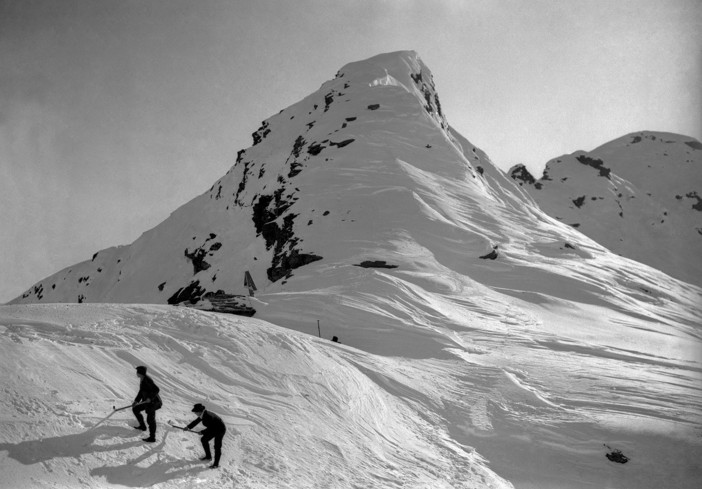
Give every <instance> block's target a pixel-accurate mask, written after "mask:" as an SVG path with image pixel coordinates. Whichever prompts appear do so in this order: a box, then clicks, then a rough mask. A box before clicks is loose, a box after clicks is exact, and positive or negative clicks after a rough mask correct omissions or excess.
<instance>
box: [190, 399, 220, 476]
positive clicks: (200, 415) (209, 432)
mask: <svg viewBox="0 0 702 489" xmlns="http://www.w3.org/2000/svg"><path fill="white" fill-rule="evenodd" d="M192 412H194V413H195V414H197V419H196V420H195V421H193V422H192V423H190V424H189V425H188V426H187V427H186V429H187V430H191V429H193V428H194V427H195V426H197V424H198V423H199V422H200V421H202V424H203V425H204V426H205V429H204V430H203V431H201V432H200V434H201V435H202V448H204V449H205V456H204V457H202V458H201V459H200V460H212V454H211V453H210V440H211V439H212V438H214V462H213V463H212V465H210V468H211V469H216V468H217V467H219V458H220V456H221V455H222V438H224V434H225V433H226V432H227V427H226V426H224V421H222V418H220V417H219V416H217V415H216V414H215V413H213V412H210V411H207V410H206V409H205V406H203V405H202V404H195V406H194V407H193V410H192Z"/></svg>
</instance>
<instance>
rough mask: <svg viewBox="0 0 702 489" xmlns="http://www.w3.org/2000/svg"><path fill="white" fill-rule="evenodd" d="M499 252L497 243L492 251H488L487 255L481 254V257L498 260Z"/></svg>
mask: <svg viewBox="0 0 702 489" xmlns="http://www.w3.org/2000/svg"><path fill="white" fill-rule="evenodd" d="M498 256H499V255H498V253H497V245H495V246H493V247H492V251H491V252H490V253H488V254H487V255H483V256H480V257H479V258H480V259H482V260H496V259H497V257H498Z"/></svg>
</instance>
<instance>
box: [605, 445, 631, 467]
mask: <svg viewBox="0 0 702 489" xmlns="http://www.w3.org/2000/svg"><path fill="white" fill-rule="evenodd" d="M605 446H606V447H607V448H608V449H609V450H612V449H611V448H610V447H608V446H607V445H605ZM606 457H607V458H608V459H609V461H610V462H615V463H618V464H625V463H627V462H628V461H629V457H627V456H626V455H624V454H623V453H622V451H621V450H617V449H616V448H615V449H614V450H612V451H611V452H610V453H608V454H607V455H606Z"/></svg>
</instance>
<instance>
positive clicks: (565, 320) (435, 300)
mask: <svg viewBox="0 0 702 489" xmlns="http://www.w3.org/2000/svg"><path fill="white" fill-rule="evenodd" d="M253 140H254V141H253V142H254V144H253V146H251V147H249V148H247V149H245V150H242V151H240V152H239V154H238V158H237V161H236V163H235V164H234V165H233V166H232V168H231V169H230V170H229V171H228V172H227V174H226V175H224V176H223V177H222V178H220V179H219V180H217V181H216V182H215V183H214V185H213V186H212V187H211V188H210V189H209V190H208V191H207V192H205V193H203V194H202V195H200V196H199V197H197V198H195V199H193V200H192V201H190V202H188V203H186V204H185V205H183V206H182V207H180V208H178V209H177V210H176V211H174V212H173V214H172V215H171V216H170V217H169V218H168V219H166V220H165V221H163V222H162V223H161V224H159V225H158V226H156V227H155V228H153V229H151V230H149V231H147V232H145V233H144V234H143V235H142V236H141V237H140V238H138V239H137V240H136V241H135V242H134V243H132V244H131V245H127V246H121V247H114V248H109V249H107V250H102V251H99V252H98V253H96V254H95V255H94V256H93V257H92V259H90V260H86V261H85V262H82V263H79V264H76V265H74V266H72V267H68V268H67V269H65V270H62V271H60V272H58V273H57V274H54V275H52V276H50V277H48V278H46V279H44V280H42V281H41V282H38V283H37V284H36V285H34V286H33V287H32V288H30V289H29V291H27V293H25V294H24V295H23V296H22V297H19V298H17V299H15V300H14V301H12V304H13V305H10V306H5V307H8V308H17V307H27V308H29V309H28V311H29V312H27V314H29V315H30V316H31V314H32V312H31V307H36V306H19V304H32V303H61V302H72V303H75V302H83V303H96V302H108V303H124V304H132V303H153V304H162V305H164V304H171V305H180V306H187V307H194V308H199V309H205V310H213V311H221V312H231V311H234V312H238V313H241V314H253V315H255V317H256V319H260V320H263V321H266V322H268V323H272V324H274V325H277V326H282V327H285V328H288V329H291V330H295V331H298V332H303V333H307V334H310V335H314V336H322V335H323V336H324V337H326V338H329V337H331V336H332V335H333V336H337V337H338V338H339V339H340V340H341V342H342V343H343V344H344V346H345V347H348V348H351V349H357V350H360V351H363V352H366V353H369V354H373V355H378V356H380V357H384V358H394V359H401V361H400V360H398V361H399V362H400V363H401V364H402V365H405V364H406V365H412V364H413V363H414V362H419V363H422V364H427V363H428V364H432V365H434V366H437V365H440V367H437V368H436V370H432V372H434V374H435V375H437V378H436V379H435V381H436V382H440V383H441V384H442V385H443V386H445V389H444V390H443V391H442V393H441V395H440V396H439V397H440V399H438V400H437V401H436V403H437V405H440V406H442V408H441V409H440V410H439V411H440V416H439V418H441V419H440V420H438V421H437V423H439V424H440V425H441V426H444V427H446V429H447V431H448V433H449V434H450V436H451V439H452V441H453V442H455V443H457V444H459V445H470V446H474V447H475V448H476V450H477V452H478V453H480V454H481V455H483V456H487V457H488V458H489V459H490V461H491V463H492V465H491V469H492V470H494V472H495V473H497V475H498V476H500V477H504V478H505V479H507V480H509V481H510V482H511V483H513V484H514V485H515V487H518V488H520V489H521V488H522V487H562V486H559V485H558V482H557V481H559V480H560V479H559V478H562V477H563V478H565V479H567V481H568V485H569V487H576V488H578V487H583V488H585V487H592V484H593V481H596V482H595V484H596V485H597V484H599V486H602V487H604V486H605V484H607V483H608V482H607V480H604V479H603V477H605V476H607V477H609V476H610V475H611V474H610V472H604V471H602V470H601V468H598V467H597V464H594V465H592V466H589V468H588V469H587V471H586V472H587V474H586V476H583V477H581V478H579V477H578V476H577V475H576V474H574V473H573V472H572V471H570V469H566V468H565V466H566V465H568V466H577V465H578V457H579V456H582V453H583V452H582V451H580V450H581V449H582V450H584V451H587V452H588V453H590V454H593V453H596V452H597V450H599V449H601V445H602V444H603V443H607V442H608V441H611V440H610V439H609V438H610V437H613V438H614V439H615V440H616V441H617V442H619V443H622V444H623V445H624V446H626V447H628V448H630V450H633V451H635V453H637V454H640V453H642V452H640V451H639V450H642V451H643V452H645V453H649V454H650V453H652V452H655V448H654V446H655V442H654V441H653V440H663V441H664V443H663V442H662V443H663V445H664V446H666V447H667V448H666V449H670V450H672V451H671V453H675V454H676V456H678V457H680V460H687V458H686V457H687V456H688V454H698V453H700V443H699V434H700V433H701V432H702V429H701V427H702V413H701V412H700V409H699V406H700V404H701V403H700V400H702V399H701V395H700V392H699V390H698V389H696V388H695V387H694V386H695V384H696V382H697V381H698V380H699V375H700V372H702V361H701V359H700V347H701V342H702V335H701V334H700V330H699V323H700V318H702V309H701V306H700V304H702V290H701V289H700V288H699V287H697V286H695V285H694V284H690V283H686V282H683V281H680V280H677V279H675V278H673V277H671V276H669V275H666V274H665V273H663V272H661V271H659V270H657V269H655V268H652V267H650V266H648V265H646V264H644V263H641V262H637V261H633V260H631V259H627V258H625V257H621V256H618V255H616V254H615V253H612V252H611V251H609V250H608V249H607V248H605V247H604V246H602V245H601V244H598V243H597V242H595V241H594V240H592V239H591V238H588V237H587V236H585V235H584V234H582V233H581V232H579V231H578V230H576V229H574V228H573V227H571V226H569V225H568V224H567V223H563V222H559V221H558V220H557V219H554V218H552V217H550V216H549V215H548V214H546V213H545V212H544V211H543V210H541V209H540V208H539V206H538V205H537V203H536V201H535V200H534V199H533V198H532V197H530V195H529V193H528V192H527V191H525V190H524V189H523V188H521V187H520V186H519V185H518V183H517V182H515V181H514V180H513V179H511V178H510V177H509V176H507V175H506V174H505V173H504V172H502V171H500V170H499V169H498V168H496V167H495V166H494V165H493V164H492V162H491V161H490V159H489V157H488V156H487V155H486V154H485V153H484V152H483V151H481V150H480V149H478V148H477V147H476V146H474V145H473V144H471V143H470V141H468V140H467V139H466V138H465V137H463V136H462V135H460V134H458V133H457V132H456V131H455V130H454V129H453V128H452V127H451V126H450V125H449V123H448V122H447V116H446V114H445V112H444V108H443V107H442V106H441V103H440V101H439V97H438V94H437V90H436V87H435V84H434V81H433V77H432V75H431V71H430V70H429V69H428V67H426V66H425V65H424V63H423V62H422V61H421V59H419V57H418V55H417V54H416V53H415V52H412V51H401V52H395V53H388V54H382V55H378V56H375V57H373V58H370V59H368V60H364V61H358V62H355V63H350V64H347V65H345V66H344V67H343V68H341V70H339V72H338V73H337V74H336V76H335V77H334V78H333V79H332V80H329V81H328V82H325V83H324V84H323V85H322V86H321V87H320V89H319V90H317V91H315V92H314V93H312V94H311V95H309V96H308V97H306V98H304V99H303V100H301V101H300V102H298V103H296V104H293V105H291V106H290V107H287V108H285V109H283V110H282V111H281V112H280V113H278V114H276V115H274V116H272V117H270V118H269V119H267V120H265V121H263V123H262V125H261V127H260V128H259V129H258V130H257V131H256V132H255V133H254V134H253ZM247 272H248V275H249V276H250V277H251V278H252V279H253V282H255V285H256V290H255V291H254V292H255V293H254V295H253V296H251V295H249V290H248V288H249V287H248V286H247V282H246V281H245V277H246V276H247V275H246V274H247ZM248 284H249V285H251V282H248ZM82 305H83V306H86V307H92V306H88V305H87V304H82ZM74 307H75V306H74ZM124 307H130V306H124ZM173 309H174V310H175V311H179V310H181V308H173ZM14 310H15V309H11V311H14ZM174 314H175V313H174ZM193 314H195V313H193ZM25 321H31V319H26V320H25ZM242 321H244V319H242ZM143 324H150V323H149V322H148V321H143ZM155 334H156V333H155ZM398 368H400V367H398ZM369 375H370V376H371V377H373V378H374V379H375V380H376V381H377V382H380V383H381V384H382V385H383V386H384V388H385V389H386V390H387V391H389V392H391V394H392V395H393V396H397V397H401V398H402V399H404V400H408V399H409V400H410V401H411V400H412V399H416V398H417V395H421V396H420V397H422V398H424V397H423V396H429V394H428V392H429V389H430V387H431V385H432V382H434V381H433V380H432V379H429V378H424V379H422V381H419V382H411V386H412V387H411V389H406V388H405V387H406V384H404V383H403V382H404V381H403V382H401V384H402V385H400V384H395V383H394V382H388V381H386V380H382V379H381V380H379V377H377V376H376V375H375V374H374V373H373V372H370V373H369ZM417 393H419V394H417ZM574 426H583V427H585V428H583V429H582V430H579V429H577V428H573V427H574ZM593 433H597V436H596V439H597V440H596V441H595V438H593V436H594V435H593ZM604 433H608V434H607V436H605V435H604ZM643 434H645V436H643ZM604 438H607V439H604ZM644 438H645V439H646V441H645V442H644V441H642V440H643V439H644ZM510 444H511V445H514V446H515V447H518V448H519V449H520V450H521V452H519V453H521V454H522V455H515V453H516V452H514V451H511V452H510V455H509V456H507V455H502V456H501V455H500V453H506V452H505V450H504V448H505V447H506V446H508V445H510ZM594 444H597V445H598V446H597V448H595V446H594ZM642 444H643V445H642ZM644 445H645V446H644ZM569 447H578V448H577V449H576V450H572V449H571V448H569ZM648 457H649V455H646V456H642V457H641V458H639V462H638V463H640V461H642V460H650V458H648ZM599 458H600V459H602V461H604V463H605V464H609V463H610V462H608V461H607V459H606V458H605V457H604V455H601V456H599ZM549 460H551V461H554V460H555V461H558V463H557V464H555V465H554V464H549V463H548V461H549ZM605 466H606V467H609V466H607V465H605ZM628 467H631V466H628ZM636 467H637V469H636V470H637V472H636V475H632V474H631V473H627V474H628V477H627V476H624V475H623V474H619V475H618V476H616V480H617V483H618V485H617V487H632V488H633V487H637V488H640V487H656V486H655V485H654V484H655V483H656V481H660V478H659V477H658V476H657V475H656V474H657V473H656V472H655V471H656V470H658V469H660V467H656V466H655V465H652V464H643V465H638V464H637V465H636ZM623 470H629V469H623ZM685 470H686V471H688V472H686V474H688V473H689V477H688V476H687V475H685V476H683V477H682V478H681V479H682V483H681V484H680V487H685V484H688V483H691V481H693V480H695V477H696V476H697V474H698V471H696V469H694V468H691V467H688V466H687V465H685ZM663 472H664V473H665V474H666V475H670V471H668V470H667V469H665V470H664V471H663ZM539 474H541V475H539ZM607 474H610V475H607ZM612 477H614V476H612ZM534 481H538V482H534ZM529 484H532V485H529ZM689 487H692V485H690V486H689Z"/></svg>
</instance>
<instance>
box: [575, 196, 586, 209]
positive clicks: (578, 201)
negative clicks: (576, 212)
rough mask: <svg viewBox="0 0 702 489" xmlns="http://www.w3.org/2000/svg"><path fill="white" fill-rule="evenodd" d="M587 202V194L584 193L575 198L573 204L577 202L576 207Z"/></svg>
mask: <svg viewBox="0 0 702 489" xmlns="http://www.w3.org/2000/svg"><path fill="white" fill-rule="evenodd" d="M584 203H585V196H584V195H582V196H580V197H578V198H577V199H573V204H575V207H578V208H580V207H582V205H583V204H584Z"/></svg>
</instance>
